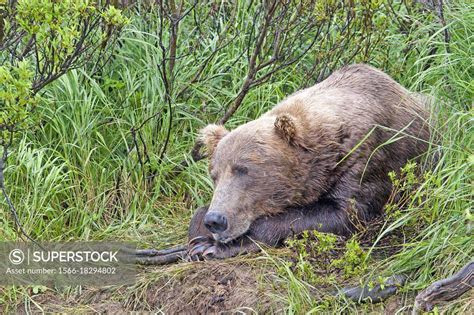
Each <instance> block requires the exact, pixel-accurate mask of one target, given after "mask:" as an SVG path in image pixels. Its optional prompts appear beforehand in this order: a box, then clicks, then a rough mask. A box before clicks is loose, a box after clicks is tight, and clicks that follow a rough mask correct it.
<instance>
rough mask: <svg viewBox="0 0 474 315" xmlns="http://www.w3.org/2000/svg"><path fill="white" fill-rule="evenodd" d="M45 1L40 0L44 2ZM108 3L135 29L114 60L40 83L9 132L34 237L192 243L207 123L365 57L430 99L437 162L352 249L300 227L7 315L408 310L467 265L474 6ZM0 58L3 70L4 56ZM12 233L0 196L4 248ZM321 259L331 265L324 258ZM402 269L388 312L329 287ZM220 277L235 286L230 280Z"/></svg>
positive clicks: (410, 169)
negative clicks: (240, 250) (259, 248)
mask: <svg viewBox="0 0 474 315" xmlns="http://www.w3.org/2000/svg"><path fill="white" fill-rule="evenodd" d="M6 2H8V1H3V2H2V1H0V4H5V3H6ZM19 2H21V1H19ZM51 2H54V1H47V0H32V2H31V3H36V4H38V7H37V8H36V10H41V5H46V4H47V3H51ZM72 2H76V3H77V2H81V1H79V0H78V1H72ZM82 2H87V3H89V2H90V3H92V4H93V1H85V0H84V1H82ZM82 2H81V3H82ZM109 2H110V3H112V4H113V5H115V6H116V7H117V8H121V9H122V10H123V12H122V14H123V15H124V16H126V21H125V20H122V21H120V23H122V22H123V24H124V25H125V26H124V27H123V28H120V31H121V33H120V36H118V35H117V36H118V37H117V41H116V42H114V44H113V45H110V47H108V48H107V53H108V55H110V59H109V58H107V61H108V63H104V64H103V65H101V66H100V67H97V62H96V60H92V59H91V60H89V59H87V60H85V61H84V62H82V63H78V64H77V65H76V66H75V67H73V68H74V69H69V68H68V69H67V70H68V71H65V73H64V75H60V76H58V78H57V79H56V80H51V81H52V82H48V84H47V85H45V86H44V87H41V89H38V91H35V99H34V104H35V107H34V109H33V108H31V109H30V108H27V110H26V113H25V115H26V116H28V115H30V116H33V115H34V116H35V117H37V118H35V119H34V120H32V123H31V124H28V125H25V126H22V128H20V129H21V130H18V131H16V132H15V134H16V138H15V142H14V144H12V146H11V147H10V148H9V149H10V155H9V157H8V159H7V160H6V168H5V186H6V190H7V191H8V194H9V195H10V197H11V200H12V203H13V204H14V205H15V207H16V209H17V214H18V219H19V221H20V222H21V224H22V226H23V228H24V230H25V231H26V232H27V234H28V235H30V236H31V237H32V238H34V239H36V240H39V241H45V240H48V241H59V240H62V241H69V240H121V241H131V242H135V243H137V244H138V246H140V247H154V248H165V247H169V246H172V245H175V244H181V243H183V242H185V240H186V232H187V231H186V228H187V223H188V222H189V220H190V218H191V217H192V214H193V211H194V209H196V208H197V207H199V206H202V205H205V204H206V203H208V202H209V200H210V197H211V194H212V184H211V181H210V179H209V177H208V175H207V165H206V161H205V160H204V161H200V160H201V159H202V158H203V156H201V153H200V150H199V145H196V134H197V131H198V130H199V129H200V128H201V127H203V126H205V125H206V124H208V123H210V122H221V123H226V126H228V127H229V128H233V127H235V126H238V125H240V124H242V123H245V122H247V121H249V120H252V119H255V118H256V117H258V116H259V115H261V114H262V113H264V112H265V111H266V110H268V109H269V108H271V107H272V106H273V105H274V104H276V103H277V102H278V101H280V100H281V99H283V98H284V97H285V96H287V95H289V94H291V93H293V92H295V91H297V90H299V89H301V88H304V87H307V86H310V85H312V84H314V83H316V82H319V81H321V80H323V79H324V78H325V77H327V76H328V75H329V74H330V73H331V72H332V71H334V70H336V69H338V68H339V67H341V66H343V65H345V64H350V63H355V62H364V63H368V64H371V65H373V66H375V67H377V68H379V69H382V70H383V71H385V72H386V73H388V74H390V75H391V76H392V77H393V78H395V79H396V80H397V81H398V82H400V83H401V84H402V85H404V86H405V87H407V88H409V89H410V90H411V91H414V92H419V93H423V94H425V95H429V96H430V97H432V98H433V109H434V110H433V114H432V120H431V122H430V124H431V125H432V127H433V130H434V132H433V141H432V146H431V147H432V149H431V151H430V152H429V154H427V156H426V158H425V160H426V161H427V162H429V161H431V160H433V158H434V157H436V158H437V159H438V163H437V164H436V166H435V167H434V168H433V169H431V170H425V171H424V173H423V175H422V176H419V177H418V176H416V175H415V174H417V173H416V172H415V171H414V166H413V165H411V164H410V165H408V166H407V167H406V168H405V169H404V171H403V172H402V174H401V175H399V176H396V175H394V177H393V181H394V191H396V192H399V193H401V195H402V196H403V197H402V198H393V200H391V202H390V203H389V204H388V205H387V209H386V210H387V215H386V217H384V218H383V221H382V222H378V223H377V224H375V223H374V228H373V229H370V228H369V229H367V230H366V231H361V235H362V236H358V237H355V238H354V239H352V240H351V241H350V242H349V243H348V244H351V245H350V246H345V247H344V246H342V245H338V243H337V240H335V239H331V238H330V237H329V238H328V237H326V236H321V235H318V234H317V235H306V236H303V238H302V239H299V240H294V241H290V242H289V246H288V248H286V249H280V250H274V249H268V250H265V251H264V252H263V253H262V254H259V255H254V256H252V255H251V256H242V257H237V258H234V259H230V260H229V261H226V262H203V263H180V264H177V265H175V266H169V267H166V268H164V267H162V268H158V267H155V268H144V270H143V272H142V273H141V275H140V278H139V280H138V282H137V284H136V285H134V286H132V287H114V288H107V289H99V288H82V287H71V288H46V287H42V286H39V287H38V286H32V287H2V288H0V309H1V310H2V312H15V311H18V310H24V311H66V312H69V311H90V310H96V311H111V310H157V309H161V310H164V311H167V312H176V311H189V310H194V311H195V312H196V311H200V312H204V311H219V310H223V309H226V310H229V309H233V310H241V311H245V312H252V311H269V310H272V311H278V310H284V311H285V312H289V313H301V312H313V313H314V312H321V311H334V312H335V311H337V312H339V311H348V312H367V311H375V312H382V311H385V312H389V313H390V312H395V311H402V312H406V311H409V310H411V308H412V307H413V303H414V302H413V298H414V296H415V295H416V292H417V291H419V290H421V289H423V288H425V287H426V286H427V285H429V284H430V283H432V282H433V281H435V280H438V279H440V278H445V277H447V276H449V275H451V274H453V273H454V272H455V271H457V270H459V268H461V267H462V266H463V265H465V264H466V263H467V262H469V261H470V260H471V259H472V257H473V256H474V246H473V243H472V239H473V230H472V229H473V220H474V219H473V214H472V210H471V209H472V206H473V202H472V193H473V191H472V180H473V177H472V167H473V164H474V153H473V149H472V148H473V140H474V133H473V130H472V119H473V117H472V114H473V111H472V105H473V97H474V67H473V64H474V60H473V59H474V4H473V3H472V1H470V0H459V1H449V2H447V4H443V2H442V1H392V0H386V1H381V0H380V1H376V0H374V1H336V0H325V1H309V0H308V1H263V2H259V1H213V0H201V1H187V0H183V1H179V0H178V1H173V0H169V1H156V2H155V1H109ZM114 16H115V15H114ZM38 23H41V21H40V22H38ZM2 25H3V24H2ZM7 26H8V25H7ZM2 27H3V26H2ZM93 36H101V35H100V34H96V35H92V38H94V37H93ZM1 54H2V55H1V60H2V66H3V67H6V66H8V61H9V59H10V56H11V51H9V50H2V52H1ZM108 55H107V56H108ZM66 56H67V53H66ZM31 58H34V57H31ZM24 59H25V60H28V58H24ZM32 64H33V63H32ZM13 66H14V65H13ZM71 68H72V67H71ZM3 69H6V68H3ZM31 71H33V73H34V71H35V69H34V68H31ZM0 79H1V78H0ZM4 82H5V81H2V84H3V83H4ZM4 86H5V85H2V87H4ZM2 92H4V91H2ZM2 95H3V96H5V94H2ZM36 95H37V96H38V98H36ZM5 99H6V98H5ZM28 100H29V99H28ZM5 102H6V101H5ZM5 102H3V103H0V104H1V106H2V107H1V108H0V110H2V111H4V110H8V108H7V107H6V105H5V104H7V103H5ZM375 226H376V227H377V229H375ZM368 230H370V233H365V232H367V231H368ZM374 231H375V232H374ZM366 234H371V237H372V238H371V241H370V242H365V238H364V237H365V236H363V235H366ZM19 237H20V235H19V234H18V233H17V226H16V225H15V220H14V218H13V217H12V214H11V211H10V209H9V207H8V205H7V203H6V201H5V200H4V199H3V198H2V199H1V200H0V240H15V239H18V238H19ZM387 237H388V241H387ZM309 239H311V242H306V241H307V240H309ZM311 244H313V245H311ZM323 245H326V246H323ZM318 246H319V247H318ZM315 248H324V251H325V252H324V253H323V252H321V251H320V250H319V249H318V250H317V251H316V252H315V250H316V249H315ZM334 253H336V254H334ZM326 254H328V255H326ZM333 254H334V255H333ZM326 256H327V257H326ZM295 257H296V258H295ZM318 257H319V259H320V262H321V259H322V257H325V259H328V260H326V261H323V262H322V264H321V263H319V264H318V262H317V259H318ZM334 261H335V263H334ZM309 262H310V263H309ZM328 266H330V267H328ZM369 266H370V267H369ZM356 267H357V268H356ZM322 269H324V270H322ZM238 271H243V272H244V273H245V275H242V273H239V272H238ZM401 273H405V274H408V275H409V278H408V281H407V283H406V284H405V285H404V286H403V288H402V289H401V291H400V293H399V294H398V295H397V297H395V298H394V299H391V300H389V301H387V302H385V303H381V304H376V305H370V304H364V305H358V304H356V303H354V302H351V301H347V300H344V299H335V298H333V297H332V295H331V294H330V292H332V291H333V290H334V288H337V287H340V286H341V285H342V284H343V283H358V282H363V283H364V282H371V283H374V281H375V282H383V281H384V279H386V277H388V276H390V275H393V274H401ZM216 274H218V275H219V276H222V277H224V276H225V275H228V274H232V275H233V276H232V277H233V278H232V279H233V280H232V281H230V283H231V284H229V285H224V284H222V283H221V282H219V281H218V279H217V278H216V277H217V276H216ZM331 275H332V276H331ZM216 279H217V280H216ZM374 279H375V280H374ZM216 297H217V298H216ZM472 301H473V299H472V294H471V295H469V294H467V295H464V296H463V297H462V298H461V299H458V300H456V301H452V302H450V303H448V304H445V305H442V306H440V308H436V309H435V312H436V311H442V312H453V313H458V312H465V313H472V311H473V302H472Z"/></svg>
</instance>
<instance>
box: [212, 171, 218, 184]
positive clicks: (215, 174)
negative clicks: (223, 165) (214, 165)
mask: <svg viewBox="0 0 474 315" xmlns="http://www.w3.org/2000/svg"><path fill="white" fill-rule="evenodd" d="M211 179H212V181H213V182H216V181H217V173H215V172H212V173H211Z"/></svg>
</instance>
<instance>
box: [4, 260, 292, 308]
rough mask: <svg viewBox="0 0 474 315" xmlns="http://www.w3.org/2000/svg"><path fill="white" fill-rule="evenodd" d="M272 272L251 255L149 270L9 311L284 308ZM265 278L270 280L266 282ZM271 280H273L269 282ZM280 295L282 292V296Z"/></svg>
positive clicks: (37, 297) (35, 298) (34, 297)
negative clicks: (117, 283) (127, 281)
mask: <svg viewBox="0 0 474 315" xmlns="http://www.w3.org/2000/svg"><path fill="white" fill-rule="evenodd" d="M271 273H272V270H271V268H270V266H268V264H267V263H262V262H260V261H259V260H258V259H255V258H251V259H249V258H248V257H247V258H245V257H242V258H236V259H231V260H228V261H225V262H222V261H208V262H194V263H178V264H176V265H173V266H168V267H153V268H151V267H150V268H146V269H144V270H143V272H142V273H141V274H140V275H139V279H138V281H137V283H136V284H135V285H134V286H130V287H107V288H100V289H99V288H82V289H81V290H79V291H76V292H74V293H71V292H69V293H67V292H66V291H62V292H61V290H60V291H53V290H48V291H46V292H44V293H41V294H31V295H30V297H29V299H30V301H28V302H25V300H24V299H22V301H21V304H19V305H17V306H16V307H13V308H12V307H11V306H10V307H9V310H10V311H14V312H15V313H22V314H26V313H43V312H46V313H68V314H69V313H124V312H130V311H157V310H160V311H163V312H164V313H166V314H168V313H169V314H175V313H185V314H189V313H192V314H195V313H199V314H201V313H211V314H212V313H222V312H230V313H235V312H236V311H239V312H243V313H255V312H258V313H260V312H267V311H272V310H274V311H276V310H281V309H282V307H283V305H282V304H281V303H279V301H278V300H277V299H275V297H274V294H277V293H278V290H277V288H276V287H275V286H268V285H265V284H264V283H265V281H267V283H268V280H269V277H271V276H269V274H271ZM263 278H266V279H265V281H264V279H263ZM270 281H271V280H270ZM280 293H281V292H280Z"/></svg>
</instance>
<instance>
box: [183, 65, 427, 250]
mask: <svg viewBox="0 0 474 315" xmlns="http://www.w3.org/2000/svg"><path fill="white" fill-rule="evenodd" d="M427 118H428V115H427V111H426V109H425V108H424V104H423V102H422V101H421V100H419V99H418V98H417V97H415V96H414V95H412V94H411V93H410V92H409V91H407V90H406V89H405V88H403V87H402V86H401V85H400V84H398V83H397V82H395V81H394V80H393V79H392V78H390V77H389V76H388V75H386V74H385V73H383V72H381V71H379V70H377V69H375V68H373V67H370V66H368V65H362V64H356V65H350V66H346V67H344V68H342V69H340V70H339V71H336V72H335V73H333V74H332V75H331V76H329V77H328V78H327V79H326V80H324V81H323V82H321V83H319V84H316V85H314V86H313V87H310V88H307V89H304V90H301V91H299V92H296V93H294V94H293V95H291V96H289V97H288V98H286V99H285V100H283V101H282V102H281V103H279V104H278V105H276V106H275V107H274V108H273V109H271V110H270V111H269V112H267V113H265V114H264V115H263V116H261V117H260V118H258V119H256V120H253V121H250V122H248V123H246V124H244V125H241V126H239V127H238V128H236V129H234V130H232V131H227V130H226V129H225V128H224V127H223V126H219V125H209V126H207V127H205V128H204V129H202V131H201V136H200V139H201V141H202V142H203V143H204V144H205V145H206V147H207V151H208V155H209V159H210V163H209V170H210V175H211V177H212V180H213V181H214V194H213V197H212V201H211V204H210V205H209V206H208V207H203V208H200V209H198V211H197V212H196V214H195V215H194V217H193V219H192V221H191V225H190V228H189V237H190V239H191V242H190V244H191V245H190V246H191V247H190V250H189V255H190V256H191V257H214V258H225V257H230V256H234V255H237V254H239V253H244V252H251V251H255V250H258V246H257V244H256V242H262V243H265V244H267V245H270V246H278V245H279V244H281V243H282V241H283V240H284V239H285V238H287V237H288V236H289V235H291V234H293V233H300V232H302V231H304V230H313V229H315V230H319V231H323V232H331V233H335V234H339V235H349V234H351V233H352V232H353V231H354V222H355V221H354V220H357V221H358V222H359V223H362V224H364V223H367V222H369V221H370V220H371V219H372V218H374V217H376V216H378V215H380V214H381V213H382V209H383V206H384V204H385V203H386V201H387V198H388V197H389V194H390V192H391V181H390V179H389V176H388V173H389V172H390V171H392V170H393V171H398V170H400V168H401V167H402V166H403V165H404V164H405V163H407V161H408V160H410V159H415V158H417V157H419V156H420V155H422V154H423V153H424V152H426V150H427V148H428V141H429V138H430V132H429V127H428V123H427Z"/></svg>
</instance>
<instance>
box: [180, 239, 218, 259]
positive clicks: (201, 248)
mask: <svg viewBox="0 0 474 315" xmlns="http://www.w3.org/2000/svg"><path fill="white" fill-rule="evenodd" d="M188 248H189V250H188V255H187V260H188V261H201V260H203V259H209V258H213V257H214V254H215V253H216V246H215V245H214V244H213V241H212V240H211V239H209V238H207V237H196V238H193V239H192V240H190V241H189V243H188Z"/></svg>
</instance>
